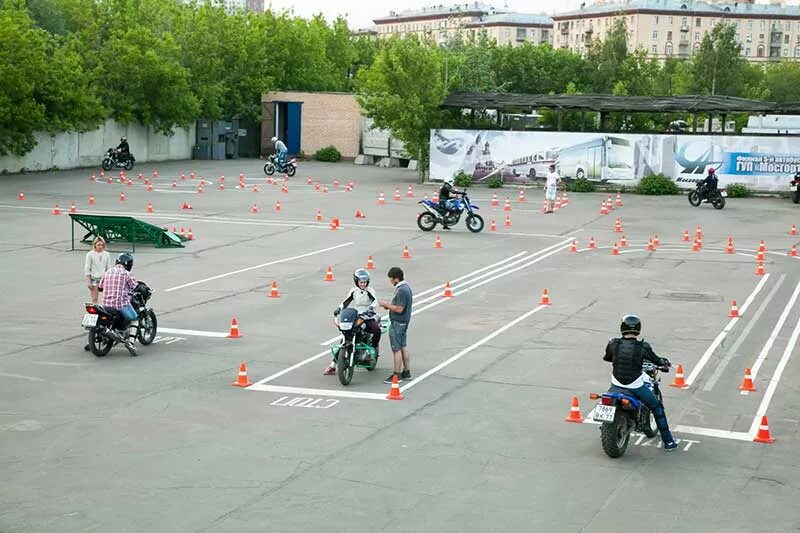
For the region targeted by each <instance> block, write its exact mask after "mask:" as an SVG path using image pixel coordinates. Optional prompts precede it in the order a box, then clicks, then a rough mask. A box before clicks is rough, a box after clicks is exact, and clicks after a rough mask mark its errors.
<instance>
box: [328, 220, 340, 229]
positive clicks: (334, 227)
mask: <svg viewBox="0 0 800 533" xmlns="http://www.w3.org/2000/svg"><path fill="white" fill-rule="evenodd" d="M338 227H339V225H338V224H336V219H335V218H332V219H331V225H330V229H331V231H336V228H338Z"/></svg>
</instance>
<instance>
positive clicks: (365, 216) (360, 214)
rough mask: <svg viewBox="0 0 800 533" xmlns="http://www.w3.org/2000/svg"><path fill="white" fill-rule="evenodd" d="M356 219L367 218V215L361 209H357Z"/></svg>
mask: <svg viewBox="0 0 800 533" xmlns="http://www.w3.org/2000/svg"><path fill="white" fill-rule="evenodd" d="M356 218H367V215H365V214H364V212H363V211H361V210H360V209H356Z"/></svg>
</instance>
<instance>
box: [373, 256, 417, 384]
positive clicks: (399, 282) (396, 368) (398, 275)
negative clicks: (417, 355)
mask: <svg viewBox="0 0 800 533" xmlns="http://www.w3.org/2000/svg"><path fill="white" fill-rule="evenodd" d="M387 275H388V276H389V282H390V283H391V284H392V285H393V286H394V297H393V298H392V303H388V302H384V301H381V302H378V303H379V305H380V306H381V307H383V308H384V309H387V310H388V311H389V343H390V344H391V347H392V353H393V355H394V357H393V359H392V369H393V372H392V375H391V376H389V377H388V378H386V379H385V380H383V382H384V383H391V382H392V378H393V377H394V376H397V380H398V381H409V380H411V369H410V366H409V355H408V348H407V347H406V333H407V331H408V324H409V322H411V306H412V303H413V299H414V296H413V294H412V292H411V287H409V286H408V283H406V282H405V280H404V276H403V270H402V269H401V268H400V267H392V268H390V269H389V273H388V274H387Z"/></svg>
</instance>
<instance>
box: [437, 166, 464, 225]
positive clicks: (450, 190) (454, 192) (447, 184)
mask: <svg viewBox="0 0 800 533" xmlns="http://www.w3.org/2000/svg"><path fill="white" fill-rule="evenodd" d="M463 194H464V191H459V190H458V189H456V188H455V187H453V178H445V179H444V182H443V183H442V186H441V188H439V211H441V212H442V215H443V216H447V215H448V214H449V213H450V211H451V209H450V207H451V205H450V199H451V198H452V197H453V196H459V195H463ZM442 229H450V226H448V225H447V224H446V223H445V222H444V221H442Z"/></svg>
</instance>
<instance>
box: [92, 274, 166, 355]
mask: <svg viewBox="0 0 800 533" xmlns="http://www.w3.org/2000/svg"><path fill="white" fill-rule="evenodd" d="M152 294H153V291H152V289H150V287H148V286H147V285H146V284H145V283H144V282H143V281H140V282H138V283H137V285H136V287H135V288H134V289H133V291H131V305H132V306H133V308H134V309H135V310H136V324H131V325H130V326H129V327H128V328H125V330H123V327H124V326H125V318H124V317H123V316H122V313H121V312H120V311H118V310H116V309H110V308H106V307H103V306H102V305H99V304H91V303H87V304H86V314H85V315H83V321H82V322H81V325H82V326H83V327H84V328H85V329H87V330H89V350H90V351H91V352H92V353H93V354H95V355H96V356H97V357H103V356H104V355H106V354H107V353H108V352H109V351H110V350H111V348H113V347H114V345H115V344H125V347H126V348H127V349H128V351H129V352H130V354H131V355H133V356H135V355H137V353H136V349H135V348H134V347H133V344H132V343H130V344H129V343H128V340H130V339H131V338H135V339H138V340H139V342H140V343H141V344H142V345H143V346H147V345H148V344H150V343H152V342H153V341H154V340H155V338H156V329H157V327H158V321H157V320H156V314H155V312H154V311H153V309H152V308H149V307H147V302H148V300H150V297H151V296H152ZM131 328H134V329H135V330H136V333H130V330H131Z"/></svg>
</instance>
